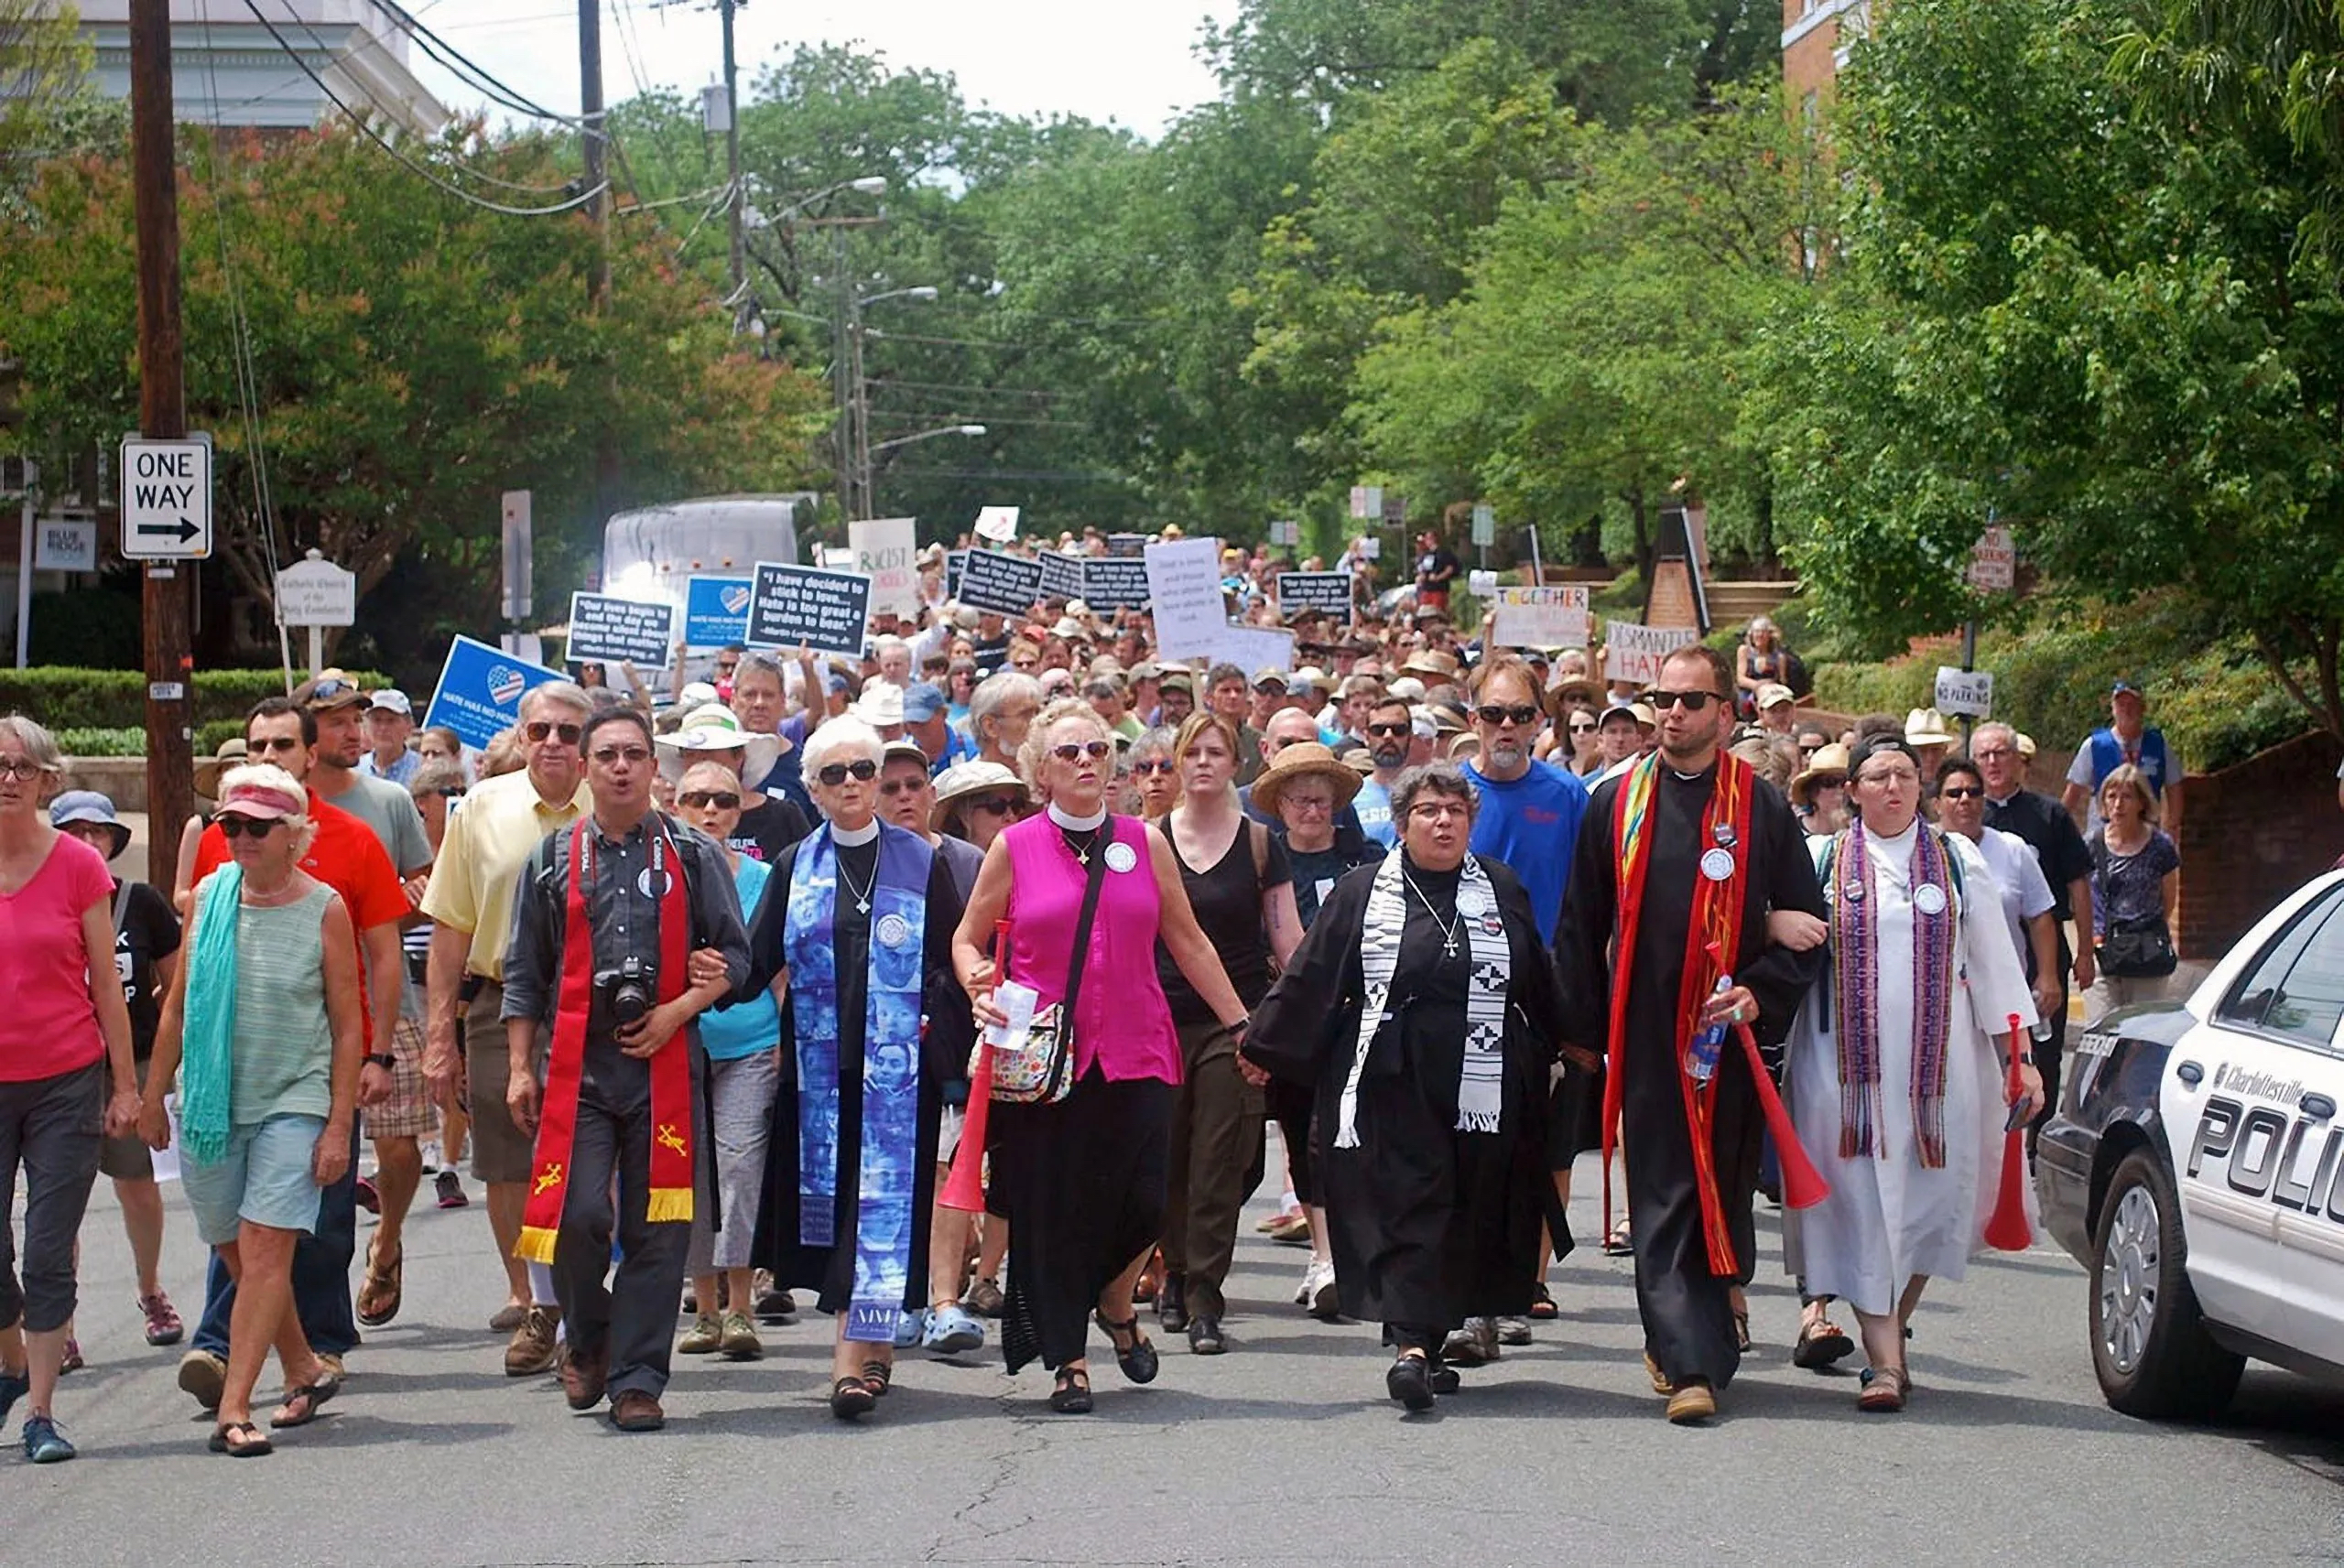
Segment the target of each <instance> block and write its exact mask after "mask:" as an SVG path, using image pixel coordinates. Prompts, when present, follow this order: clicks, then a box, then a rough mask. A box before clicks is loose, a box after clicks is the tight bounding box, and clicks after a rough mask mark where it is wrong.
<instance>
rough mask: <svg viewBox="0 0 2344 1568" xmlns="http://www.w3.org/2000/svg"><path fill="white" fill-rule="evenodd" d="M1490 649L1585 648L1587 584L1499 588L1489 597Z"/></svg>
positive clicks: (1586, 633) (1587, 633) (1587, 636)
mask: <svg viewBox="0 0 2344 1568" xmlns="http://www.w3.org/2000/svg"><path fill="white" fill-rule="evenodd" d="M1490 619H1491V622H1492V623H1493V624H1494V625H1495V627H1496V630H1495V631H1494V632H1492V633H1491V634H1490V635H1491V639H1492V643H1491V645H1492V646H1493V647H1503V648H1584V647H1586V646H1587V644H1588V639H1589V635H1590V630H1591V628H1590V621H1589V616H1588V610H1587V585H1586V584H1585V583H1564V584H1561V585H1559V586H1556V587H1551V588H1501V589H1498V590H1497V592H1496V593H1495V594H1493V595H1492V596H1491V603H1490Z"/></svg>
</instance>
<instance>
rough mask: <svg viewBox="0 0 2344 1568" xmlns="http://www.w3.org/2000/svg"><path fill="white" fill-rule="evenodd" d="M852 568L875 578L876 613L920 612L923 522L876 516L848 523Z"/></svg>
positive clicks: (872, 609)
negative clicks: (920, 555)
mask: <svg viewBox="0 0 2344 1568" xmlns="http://www.w3.org/2000/svg"><path fill="white" fill-rule="evenodd" d="M846 542H847V549H848V551H849V553H850V554H851V555H852V557H853V558H852V560H850V561H849V562H848V563H847V569H848V570H850V571H858V572H861V573H862V574H863V576H865V577H867V578H869V579H871V611H872V613H873V614H874V615H888V614H894V615H910V616H917V615H918V614H919V612H920V602H919V563H918V561H917V556H918V554H919V524H918V522H917V519H914V518H910V517H873V518H867V519H865V520H864V521H863V522H860V523H849V524H847V525H846Z"/></svg>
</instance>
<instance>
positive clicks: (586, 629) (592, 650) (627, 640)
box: [569, 593, 676, 670]
mask: <svg viewBox="0 0 2344 1568" xmlns="http://www.w3.org/2000/svg"><path fill="white" fill-rule="evenodd" d="M675 633H676V607H675V606H674V605H672V604H669V603H667V602H665V601H664V600H663V601H661V602H658V603H656V604H646V603H644V602H642V601H640V600H633V599H613V598H612V597H611V596H610V595H608V594H606V593H573V594H571V595H570V644H569V647H570V658H571V659H573V660H586V659H594V660H598V661H601V662H602V663H606V664H626V663H633V664H637V665H642V666H644V668H646V669H653V670H656V669H660V668H663V667H665V666H666V665H667V653H668V650H669V649H670V648H672V647H673V646H674V645H675Z"/></svg>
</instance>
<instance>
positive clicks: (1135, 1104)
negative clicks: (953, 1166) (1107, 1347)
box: [988, 1066, 1175, 1372]
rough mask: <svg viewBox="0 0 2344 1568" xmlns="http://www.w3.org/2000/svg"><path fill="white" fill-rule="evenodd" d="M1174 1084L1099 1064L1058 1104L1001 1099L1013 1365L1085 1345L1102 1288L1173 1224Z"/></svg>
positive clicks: (998, 1113)
mask: <svg viewBox="0 0 2344 1568" xmlns="http://www.w3.org/2000/svg"><path fill="white" fill-rule="evenodd" d="M1174 1093H1175V1090H1174V1088H1173V1086H1172V1085H1170V1084H1167V1083H1165V1082H1164V1081H1163V1080H1161V1079H1159V1078H1131V1079H1123V1080H1110V1079H1108V1078H1106V1077H1104V1076H1101V1073H1100V1072H1099V1070H1098V1068H1097V1067H1096V1066H1093V1067H1092V1068H1091V1071H1090V1072H1089V1073H1087V1074H1085V1075H1084V1076H1082V1077H1081V1078H1080V1079H1079V1080H1077V1082H1076V1083H1075V1086H1074V1088H1073V1090H1072V1092H1071V1093H1069V1095H1068V1096H1067V1097H1066V1098H1064V1099H1062V1100H1060V1101H1058V1103H1057V1104H1055V1105H1010V1104H995V1105H994V1106H993V1116H992V1137H991V1138H990V1139H989V1140H988V1142H989V1143H990V1144H991V1145H992V1150H993V1197H994V1199H995V1201H997V1202H998V1203H999V1204H1000V1206H1001V1207H1002V1209H1003V1210H1004V1212H1006V1214H1007V1215H1008V1217H1009V1224H1010V1232H1009V1295H1008V1303H1007V1304H1006V1305H1005V1306H1004V1308H1003V1309H1002V1326H1001V1348H1002V1354H1003V1357H1004V1358H1005V1359H1006V1361H1007V1362H1008V1366H1009V1369H1010V1370H1011V1371H1013V1372H1015V1371H1016V1370H1017V1369H1018V1368H1021V1367H1024V1366H1025V1365H1026V1363H1027V1362H1029V1361H1032V1360H1034V1359H1036V1357H1039V1358H1040V1360H1041V1362H1042V1365H1044V1366H1045V1367H1048V1368H1052V1369H1053V1370H1055V1369H1056V1368H1059V1367H1061V1366H1063V1365H1065V1364H1066V1363H1067V1362H1069V1361H1072V1360H1076V1359H1078V1358H1080V1357H1083V1356H1084V1355H1086V1354H1087V1353H1088V1346H1089V1344H1090V1337H1091V1311H1092V1309H1094V1308H1095V1307H1097V1306H1098V1304H1099V1292H1101V1291H1103V1290H1105V1289H1106V1288H1107V1286H1108V1284H1109V1283H1110V1282H1111V1281H1113V1280H1114V1278H1115V1276H1117V1275H1118V1274H1121V1273H1122V1272H1123V1271H1124V1270H1125V1269H1127V1268H1129V1267H1130V1266H1131V1263H1132V1260H1134V1259H1135V1258H1137V1257H1138V1256H1139V1255H1140V1254H1141V1253H1142V1252H1144V1251H1145V1250H1147V1249H1150V1248H1152V1247H1154V1246H1155V1245H1156V1240H1157V1238H1159V1237H1160V1236H1162V1234H1163V1232H1164V1191H1165V1183H1166V1180H1167V1174H1168V1173H1169V1170H1170V1162H1171V1148H1172V1097H1173V1094H1174Z"/></svg>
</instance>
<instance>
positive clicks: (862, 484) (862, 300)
mask: <svg viewBox="0 0 2344 1568" xmlns="http://www.w3.org/2000/svg"><path fill="white" fill-rule="evenodd" d="M841 238H843V235H841ZM843 248H844V247H843V245H841V251H843ZM844 261H845V257H844V255H843V254H841V257H840V262H841V265H840V269H839V271H840V280H839V281H840V285H841V294H843V295H844V297H845V301H846V315H845V319H844V321H843V323H842V324H841V325H842V328H843V333H844V338H845V341H843V342H842V343H841V345H840V347H841V349H842V350H843V352H842V353H841V355H840V356H839V363H840V364H841V366H842V367H843V369H844V372H845V374H844V377H843V379H842V381H841V384H840V387H839V394H840V397H839V414H840V431H839V434H840V441H839V456H840V463H839V491H840V494H839V501H840V504H841V509H842V510H843V511H844V512H845V513H846V516H847V520H848V521H849V522H852V521H854V520H855V519H857V518H863V517H868V516H870V515H871V454H872V452H873V450H874V448H873V447H872V445H871V392H870V387H869V385H868V384H866V383H865V382H864V380H863V309H864V308H865V307H867V306H872V305H877V304H880V303H883V302H884V301H886V300H890V299H917V300H930V299H934V298H936V297H938V290H937V288H936V286H935V285H933V284H927V283H923V284H917V285H915V286H914V287H909V288H887V289H882V290H880V291H879V292H878V293H876V294H857V293H855V292H854V291H853V290H852V288H851V287H847V286H846V277H845V270H846V269H845V265H844Z"/></svg>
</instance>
